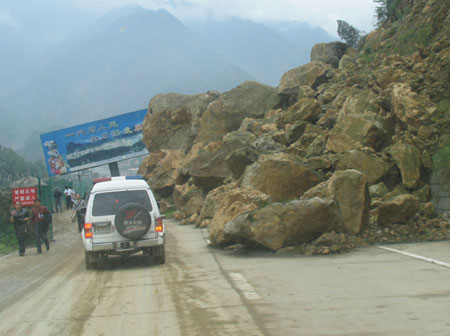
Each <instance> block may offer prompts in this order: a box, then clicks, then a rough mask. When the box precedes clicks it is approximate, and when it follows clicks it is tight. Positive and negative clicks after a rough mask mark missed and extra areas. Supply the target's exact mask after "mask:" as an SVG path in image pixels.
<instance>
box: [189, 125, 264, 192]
mask: <svg viewBox="0 0 450 336" xmlns="http://www.w3.org/2000/svg"><path fill="white" fill-rule="evenodd" d="M255 139H256V136H255V135H253V134H251V133H249V132H245V131H235V132H231V133H230V134H227V135H226V136H225V137H224V138H223V141H221V142H215V143H210V144H209V145H207V146H205V147H204V148H202V149H200V150H198V152H196V154H195V155H191V156H190V157H189V160H186V161H185V164H184V166H183V170H185V171H186V173H187V174H189V175H190V176H192V177H193V179H194V183H195V184H196V185H197V186H198V187H200V188H202V189H204V190H206V191H209V190H212V189H214V188H216V187H218V186H220V185H221V184H222V182H223V181H224V180H225V179H226V178H228V177H231V176H232V170H230V168H229V165H228V161H227V159H228V158H229V156H230V154H231V153H233V152H235V151H237V150H239V149H245V148H251V146H252V145H251V144H252V142H253V141H254V140H255Z"/></svg>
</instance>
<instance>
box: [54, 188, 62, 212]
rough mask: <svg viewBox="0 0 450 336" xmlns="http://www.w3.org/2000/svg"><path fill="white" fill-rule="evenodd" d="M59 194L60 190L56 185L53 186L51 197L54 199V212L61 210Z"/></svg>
mask: <svg viewBox="0 0 450 336" xmlns="http://www.w3.org/2000/svg"><path fill="white" fill-rule="evenodd" d="M61 196H62V192H61V190H59V188H58V187H56V188H55V191H54V192H53V198H54V199H55V209H56V210H55V211H56V212H62V211H63V210H62V205H61Z"/></svg>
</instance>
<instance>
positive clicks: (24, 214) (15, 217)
mask: <svg viewBox="0 0 450 336" xmlns="http://www.w3.org/2000/svg"><path fill="white" fill-rule="evenodd" d="M14 208H15V209H14V210H13V211H12V212H11V223H13V225H14V231H15V233H16V238H17V240H18V241H19V255H20V256H21V257H23V255H24V254H25V239H26V233H27V228H26V224H27V221H28V220H29V219H30V214H29V213H28V211H27V210H26V209H24V208H22V203H21V202H20V201H17V202H16V204H14Z"/></svg>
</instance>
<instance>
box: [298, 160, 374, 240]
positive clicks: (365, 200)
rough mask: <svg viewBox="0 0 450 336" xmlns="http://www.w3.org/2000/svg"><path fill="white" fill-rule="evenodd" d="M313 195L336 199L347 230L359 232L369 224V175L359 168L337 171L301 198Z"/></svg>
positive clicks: (344, 227)
mask: <svg viewBox="0 0 450 336" xmlns="http://www.w3.org/2000/svg"><path fill="white" fill-rule="evenodd" d="M313 197H321V198H331V199H333V200H335V202H336V204H337V205H338V208H339V211H340V214H341V217H342V220H343V226H342V228H343V230H345V231H346V232H349V233H358V232H360V231H361V229H362V228H363V227H364V226H366V225H367V224H368V219H369V204H370V195H369V190H368V184H367V177H366V176H365V175H364V174H362V173H361V172H359V171H357V170H354V169H349V170H343V171H336V172H335V173H334V174H333V176H332V177H331V178H330V179H329V180H328V181H326V182H322V183H320V184H319V185H317V186H316V187H314V188H311V189H310V190H308V191H307V192H305V193H304V194H303V196H302V198H301V199H310V198H313Z"/></svg>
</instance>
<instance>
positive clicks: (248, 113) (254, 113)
mask: <svg viewBox="0 0 450 336" xmlns="http://www.w3.org/2000/svg"><path fill="white" fill-rule="evenodd" d="M278 104H279V98H278V95H277V89H275V88H273V87H270V86H267V85H263V84H259V83H257V82H245V83H243V84H241V85H239V86H238V87H236V88H235V89H233V90H231V91H228V92H225V93H223V94H222V95H221V96H220V98H219V99H217V100H216V101H215V102H214V103H212V104H211V105H209V106H208V109H207V110H206V112H205V113H204V115H203V117H202V120H201V125H200V130H199V133H198V136H197V139H196V142H214V141H221V140H222V137H223V136H224V135H226V134H227V133H229V132H232V131H236V130H238V129H239V127H240V126H241V123H242V121H243V120H244V119H245V118H246V117H248V118H262V117H263V116H264V114H265V113H266V112H268V111H269V110H272V109H273V108H274V107H276V106H277V105H278Z"/></svg>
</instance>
